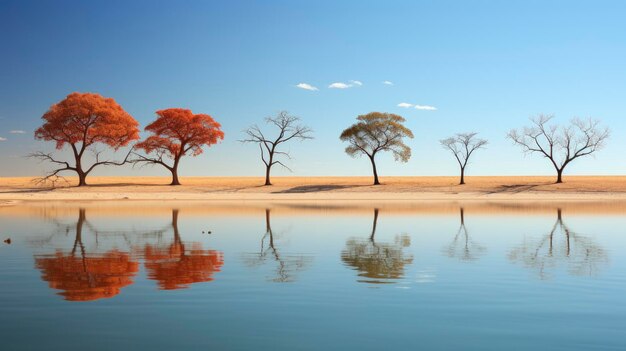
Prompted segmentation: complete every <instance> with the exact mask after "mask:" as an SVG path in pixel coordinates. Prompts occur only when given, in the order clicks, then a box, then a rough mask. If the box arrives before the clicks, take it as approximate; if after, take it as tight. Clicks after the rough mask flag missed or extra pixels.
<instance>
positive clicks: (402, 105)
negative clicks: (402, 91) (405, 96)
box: [398, 102, 437, 111]
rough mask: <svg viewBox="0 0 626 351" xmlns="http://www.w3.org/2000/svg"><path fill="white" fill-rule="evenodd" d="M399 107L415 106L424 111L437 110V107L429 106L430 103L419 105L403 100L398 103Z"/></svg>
mask: <svg viewBox="0 0 626 351" xmlns="http://www.w3.org/2000/svg"><path fill="white" fill-rule="evenodd" d="M398 107H402V108H410V107H412V108H414V109H416V110H422V111H435V110H437V108H436V107H434V106H428V105H418V104H409V103H408V102H401V103H399V104H398Z"/></svg>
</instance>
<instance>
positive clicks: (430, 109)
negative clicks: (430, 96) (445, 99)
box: [415, 105, 437, 111]
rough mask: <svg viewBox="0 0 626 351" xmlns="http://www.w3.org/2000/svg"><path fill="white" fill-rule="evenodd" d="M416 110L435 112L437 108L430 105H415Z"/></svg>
mask: <svg viewBox="0 0 626 351" xmlns="http://www.w3.org/2000/svg"><path fill="white" fill-rule="evenodd" d="M415 109H417V110H423V111H435V110H437V108H436V107H434V106H428V105H415Z"/></svg>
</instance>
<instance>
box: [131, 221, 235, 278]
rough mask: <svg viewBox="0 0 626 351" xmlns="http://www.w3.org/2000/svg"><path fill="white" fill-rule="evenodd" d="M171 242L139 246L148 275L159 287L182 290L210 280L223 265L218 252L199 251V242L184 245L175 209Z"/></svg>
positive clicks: (220, 254)
mask: <svg viewBox="0 0 626 351" xmlns="http://www.w3.org/2000/svg"><path fill="white" fill-rule="evenodd" d="M172 229H173V230H174V241H173V242H172V243H171V244H170V245H169V246H167V247H159V246H153V245H146V246H145V248H143V252H142V253H143V257H144V259H145V267H146V270H147V272H148V278H149V279H153V280H156V281H157V283H158V285H159V289H161V290H175V289H185V288H188V287H189V285H191V284H193V283H200V282H210V281H212V280H213V273H215V272H219V271H220V269H221V267H222V266H223V265H224V257H223V254H222V253H221V252H220V251H215V250H203V249H202V245H201V244H200V243H192V245H191V249H188V248H186V247H185V244H184V243H183V241H182V240H181V238H180V232H179V230H178V210H177V209H175V210H173V211H172Z"/></svg>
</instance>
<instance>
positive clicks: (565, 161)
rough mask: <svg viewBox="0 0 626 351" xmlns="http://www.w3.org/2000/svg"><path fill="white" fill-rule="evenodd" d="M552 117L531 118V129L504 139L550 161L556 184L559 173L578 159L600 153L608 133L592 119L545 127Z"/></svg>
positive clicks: (575, 120)
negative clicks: (554, 171)
mask: <svg viewBox="0 0 626 351" xmlns="http://www.w3.org/2000/svg"><path fill="white" fill-rule="evenodd" d="M553 117H554V116H552V115H539V116H537V117H535V118H531V119H530V120H531V122H532V125H531V126H529V127H524V129H522V130H520V131H518V130H516V129H513V130H511V131H510V132H509V134H508V135H507V137H508V138H509V139H511V140H513V142H514V143H515V144H517V145H519V146H521V147H522V149H523V150H524V152H527V153H539V154H540V155H542V156H543V157H545V158H547V159H548V160H550V163H551V164H552V166H554V169H555V170H556V173H557V179H556V182H557V183H562V182H563V180H562V174H563V170H564V169H565V167H566V166H567V165H569V164H570V163H571V162H572V161H574V160H575V159H577V158H579V157H583V156H587V155H590V154H592V153H594V152H596V151H597V150H599V149H601V148H602V147H603V146H604V143H605V142H606V139H607V138H608V137H609V134H610V133H609V129H608V128H602V127H600V122H599V121H598V120H594V119H591V118H589V119H585V120H583V119H578V118H575V119H573V120H572V121H571V122H570V125H568V126H558V125H554V124H552V125H548V123H549V122H550V121H551V120H552V118H553Z"/></svg>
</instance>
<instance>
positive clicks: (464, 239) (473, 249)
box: [444, 207, 486, 261]
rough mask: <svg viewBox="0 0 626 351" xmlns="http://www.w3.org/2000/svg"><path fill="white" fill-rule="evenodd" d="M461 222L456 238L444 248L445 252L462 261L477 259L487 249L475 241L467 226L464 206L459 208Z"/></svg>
mask: <svg viewBox="0 0 626 351" xmlns="http://www.w3.org/2000/svg"><path fill="white" fill-rule="evenodd" d="M459 212H460V213H459V214H460V217H461V224H460V226H459V230H457V232H456V235H455V236H454V239H452V241H451V242H450V244H448V246H446V247H445V248H444V254H445V255H447V256H448V257H451V258H458V259H459V260H461V261H474V260H477V259H478V258H479V257H480V256H481V255H482V254H484V253H485V251H486V249H485V247H484V246H482V245H480V244H478V243H476V242H474V241H473V240H472V238H471V237H470V235H469V232H468V231H467V227H466V226H465V210H464V208H463V207H461V208H460V209H459Z"/></svg>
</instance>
